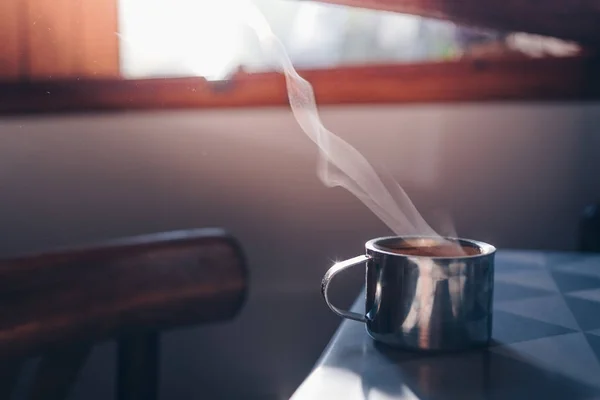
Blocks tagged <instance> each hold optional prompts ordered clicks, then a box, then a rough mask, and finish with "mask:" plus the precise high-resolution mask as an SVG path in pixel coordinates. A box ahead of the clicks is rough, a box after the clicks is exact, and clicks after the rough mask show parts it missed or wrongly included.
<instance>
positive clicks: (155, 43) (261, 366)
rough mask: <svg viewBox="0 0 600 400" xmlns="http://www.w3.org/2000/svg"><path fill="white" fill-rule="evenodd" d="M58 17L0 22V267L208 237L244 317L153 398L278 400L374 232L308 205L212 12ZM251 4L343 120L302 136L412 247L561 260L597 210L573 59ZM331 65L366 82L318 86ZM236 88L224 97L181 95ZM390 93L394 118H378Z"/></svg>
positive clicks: (41, 12)
mask: <svg viewBox="0 0 600 400" xmlns="http://www.w3.org/2000/svg"><path fill="white" fill-rule="evenodd" d="M73 1H74V0H61V1H60V2H59V3H60V4H59V3H55V2H53V3H52V4H50V3H48V2H45V1H43V0H28V1H25V0H23V1H18V0H10V1H8V2H7V0H3V4H2V6H0V10H3V11H0V39H1V40H2V41H3V46H2V49H1V50H0V77H1V78H2V79H1V80H2V85H1V86H0V92H2V93H3V94H2V95H1V96H0V109H1V110H2V116H0V133H1V135H0V141H1V145H0V188H1V189H2V206H1V207H0V235H1V236H2V240H1V241H0V254H1V255H2V256H11V255H17V254H23V253H28V252H32V251H40V250H46V249H50V248H54V247H56V246H64V245H73V244H81V243H89V242H92V241H96V240H102V239H108V238H114V237H122V236H128V235H134V234H141V233H150V232H159V231H166V230H173V229H186V228H193V227H205V226H220V227H223V228H225V229H227V230H229V231H230V232H231V233H232V234H234V235H235V236H236V237H237V238H238V239H239V240H240V241H241V243H242V246H243V247H244V249H245V251H246V253H247V255H248V260H249V263H250V270H251V284H250V288H251V290H250V297H249V300H248V303H247V305H246V307H245V309H244V310H243V312H242V314H241V315H240V316H239V317H238V318H237V319H236V320H234V321H233V322H230V323H226V324H221V325H217V326H210V327H200V328H192V329H182V330H177V331H174V332H172V333H169V334H167V335H164V336H163V338H162V342H163V346H164V347H163V359H162V364H161V365H162V367H161V368H162V370H161V396H162V398H164V399H167V398H246V399H284V398H288V397H289V396H290V395H291V394H292V393H293V391H294V390H295V389H296V387H297V386H298V385H299V384H300V383H301V382H302V380H303V378H304V377H305V376H306V375H307V374H308V373H309V371H310V369H311V367H312V365H313V364H314V362H315V361H316V359H317V357H318V356H319V354H320V353H321V351H322V350H323V348H324V346H325V345H326V344H327V342H328V340H329V339H330V337H331V335H332V333H333V332H334V330H335V328H336V326H337V325H338V324H339V322H340V320H339V319H338V318H337V317H336V316H334V315H333V314H332V313H330V312H329V310H328V309H327V308H326V306H325V304H324V302H323V301H322V299H321V298H320V295H319V283H320V279H321V277H322V275H323V274H324V273H325V271H326V270H327V269H328V268H329V266H330V264H331V263H332V262H333V261H334V260H338V259H343V258H346V257H350V256H354V255H357V254H359V253H361V252H362V249H363V244H364V242H365V241H366V240H368V239H370V238H373V237H377V236H383V235H388V234H389V233H390V232H389V230H388V229H387V228H386V227H385V226H384V225H383V224H382V223H381V222H380V221H379V220H378V219H377V218H376V217H375V216H374V215H373V214H372V213H371V212H370V211H369V210H368V209H366V208H365V207H364V206H363V204H362V203H360V202H359V201H358V200H357V199H355V198H354V197H353V196H352V195H351V194H350V193H348V192H346V191H345V190H343V189H341V188H326V187H324V186H323V185H322V183H321V182H320V180H319V179H318V177H317V174H316V161H317V149H316V148H315V146H314V144H313V143H312V142H310V140H309V139H308V138H307V137H306V136H305V135H304V133H303V132H302V131H301V130H300V128H299V126H298V125H297V123H296V121H295V120H294V119H293V116H292V115H291V112H290V110H289V108H288V107H287V106H286V100H287V99H286V96H285V91H284V89H283V88H284V86H283V81H282V80H281V77H272V76H271V75H268V71H272V70H274V65H273V60H269V59H268V57H265V55H264V54H262V52H261V50H260V47H259V43H258V42H257V41H256V38H255V36H254V35H253V34H252V33H251V31H249V30H248V28H247V27H246V26H245V25H244V24H243V23H240V16H236V17H235V18H232V17H231V14H232V9H231V7H229V6H228V4H229V3H227V2H219V1H213V2H208V1H191V0H171V1H159V0H152V1H148V0H146V1H141V0H119V1H118V2H111V1H96V0H81V1H79V2H78V3H77V4H78V5H77V7H74V6H72V2H73ZM69 2H71V3H69ZM255 3H256V4H257V6H258V7H260V9H261V11H262V12H263V13H264V15H265V16H266V18H267V19H268V20H269V22H270V23H271V25H272V27H273V30H274V32H275V33H276V34H277V35H278V36H279V37H280V39H281V40H282V42H283V43H284V45H285V46H286V48H287V49H288V51H289V54H290V56H291V58H292V60H293V62H294V64H295V65H296V66H297V67H298V68H299V69H300V70H301V71H302V69H303V68H309V69H316V70H320V71H324V72H323V75H319V76H320V78H319V79H317V78H315V81H313V83H314V84H315V91H316V92H317V100H318V101H319V99H320V98H321V97H319V96H323V98H327V96H328V93H329V92H335V93H336V94H335V95H334V96H333V95H332V97H331V98H348V97H352V96H355V97H353V98H351V99H350V100H352V102H353V103H359V104H356V105H347V104H342V103H340V104H336V103H335V101H328V102H327V103H328V105H327V106H325V107H322V108H321V112H322V118H323V121H324V124H325V125H326V126H327V127H328V128H329V129H330V130H332V131H333V132H335V133H336V134H337V135H339V136H341V137H342V138H343V139H345V140H347V141H348V142H349V143H351V144H352V145H353V146H355V147H356V148H357V149H358V150H359V151H360V152H361V153H363V154H364V155H365V157H366V158H367V159H368V160H369V161H370V162H372V163H373V164H374V165H376V166H378V167H381V168H384V169H386V170H387V171H389V172H390V173H391V174H392V176H394V178H395V179H396V180H397V181H398V182H399V183H400V184H401V185H402V186H403V187H404V188H405V190H406V191H407V193H408V194H409V196H411V198H412V200H413V201H414V203H415V205H416V207H417V208H418V209H419V210H420V211H421V212H422V213H423V215H424V217H425V219H427V220H428V221H430V222H431V223H432V225H433V226H434V227H437V228H442V229H445V228H447V227H448V226H449V225H452V226H453V227H454V229H455V230H456V232H457V233H458V234H459V235H461V236H464V237H469V238H474V239H479V240H484V241H488V242H490V243H493V244H494V245H496V246H497V247H499V248H501V249H507V248H510V249H547V250H555V251H565V250H566V251H570V250H574V249H576V245H577V230H578V221H579V218H580V214H581V212H582V210H583V208H584V206H586V205H587V204H590V203H592V202H594V201H596V200H597V199H599V198H600V181H599V180H598V171H600V157H598V154H599V153H600V135H599V134H598V127H599V126H600V103H598V101H597V100H594V99H592V100H591V101H590V98H589V96H588V95H587V94H588V93H589V90H588V88H589V87H591V86H590V85H591V83H590V82H591V81H589V80H588V78H589V76H588V75H586V74H587V73H588V72H589V71H588V69H586V68H587V66H588V64H586V63H585V62H584V61H585V60H584V59H582V58H580V56H579V53H580V51H581V48H580V47H579V46H578V45H576V44H574V43H572V42H570V41H562V40H558V39H550V38H543V37H540V36H536V35H530V34H524V33H518V32H510V31H506V32H499V31H490V30H487V29H475V28H466V27H461V26H458V25H456V24H453V23H451V22H444V21H435V20H431V19H427V18H423V17H419V16H409V15H402V14H397V13H392V12H385V11H373V10H365V9H359V8H353V7H348V6H336V5H327V4H321V3H317V2H310V1H292V0H256V1H255ZM233 14H235V13H233ZM23 21H25V22H23ZM116 32H118V33H120V35H121V36H120V37H118V36H117V35H116V34H115V33H116ZM549 57H550V58H549ZM507 59H510V60H514V59H517V60H521V61H514V62H513V61H510V62H507V61H506V60H507ZM562 59H564V61H561V60H562ZM471 60H479V61H481V60H483V61H484V65H486V66H488V67H486V68H487V69H486V68H483V69H481V68H479V67H478V65H479V64H476V63H474V61H473V62H472V61H471ZM531 60H534V61H535V60H538V61H539V60H541V61H540V62H541V64H536V63H534V61H531ZM582 60H584V61H582ZM496 61H497V62H498V64H496ZM535 62H537V61H535ZM430 64H431V65H433V67H432V66H431V65H430ZM496 65H498V67H496ZM348 66H350V67H355V66H360V67H364V66H367V67H372V68H373V69H368V70H366V71H368V74H367V77H365V75H355V76H354V75H352V71H353V70H343V71H345V72H340V71H342V70H340V69H339V68H344V67H348ZM404 66H406V68H405V67H404ZM378 68H382V69H378ZM240 69H241V70H243V72H242V73H241V74H242V75H243V76H242V77H241V78H239V80H236V79H238V78H232V82H233V83H234V85H233V86H232V87H231V88H230V89H227V90H223V91H216V92H215V91H212V90H209V89H207V86H206V85H205V82H204V80H203V78H206V79H208V80H224V79H227V78H228V77H231V76H232V75H236V74H240ZM348 71H350V72H348ZM378 71H379V72H378ZM381 71H387V72H385V74H383V73H381ZM407 71H408V72H407ZM415 71H416V72H415ZM420 71H421V72H422V74H424V75H419V73H420ZM452 71H459V72H452ZM478 71H479V72H478ZM505 71H508V72H505ZM519 71H525V72H519ZM596 71H597V70H596ZM592 72H593V70H592ZM261 74H263V75H261ZM264 74H267V75H264ZM496 74H497V75H496ZM236 76H237V75H236ZM314 76H316V75H314ZM369 76H370V77H371V78H369ZM495 76H498V77H500V78H499V80H497V81H496V80H495V79H494V77H495ZM336 77H337V78H336ZM340 77H342V78H340ZM171 78H177V79H183V81H178V80H177V79H173V80H171ZM188 78H194V79H195V80H189V79H188ZM455 78H456V80H455ZM140 79H144V80H140ZM146 79H151V80H153V81H155V82H157V83H153V84H148V83H147V81H145V80H146ZM186 79H187V80H186ZM336 79H337V80H336ZM370 79H372V80H373V81H374V82H375V83H373V84H371V83H370V82H371V80H370ZM138 80H140V81H139V82H138ZM328 81H329V82H337V83H336V85H330V86H327V82H328ZM177 82H184V84H183V85H182V86H181V85H180V86H178V85H179V84H178V83H177ZM339 82H344V85H347V86H344V85H341V84H338V83H339ZM390 82H392V83H393V85H395V86H393V90H392V92H393V93H391V94H389V95H386V96H388V97H385V99H387V100H386V101H382V102H379V101H378V97H377V96H383V95H381V93H385V91H386V87H387V88H389V87H390V86H389V85H390ZM414 82H419V83H418V85H417V86H415V84H414ZM359 83H360V85H361V86H360V87H359V86H352V85H359ZM411 83H412V84H413V86H410V85H411ZM149 85H156V86H149ZM334 86H335V87H334ZM404 86H407V87H411V91H409V92H408V94H404V95H403V96H404V97H402V99H403V100H402V102H401V103H394V101H391V100H390V99H392V100H393V99H394V98H396V97H395V96H398V93H396V92H399V91H402V90H401V88H403V87H404ZM463 87H464V88H468V90H467V89H465V90H464V91H461V88H463ZM420 88H422V92H421V90H420ZM448 93H451V94H452V95H448ZM453 93H458V94H456V95H454V94H453ZM361 96H366V97H361ZM452 96H454V97H452ZM267 97H268V98H269V99H270V98H271V97H272V98H273V100H265V99H266V98H267ZM450 97H452V98H453V99H454V100H451V101H446V100H447V98H450ZM181 99H184V100H181ZM230 99H233V100H230ZM257 99H258V100H257ZM365 99H366V100H365ZM411 99H412V100H411ZM480 99H484V100H486V101H485V102H483V101H482V102H479V100H480ZM507 99H508V100H510V101H506V100H507ZM413 100H414V101H413ZM548 100H551V101H548ZM229 101H231V104H233V103H235V105H236V107H235V108H231V107H223V104H225V105H227V104H229V103H228V102H229ZM261 102H262V104H263V105H264V104H267V105H269V106H268V107H267V106H265V107H256V105H257V103H261ZM148 105H150V106H148ZM180 105H183V107H181V108H185V109H178V107H179V106H180ZM258 105H261V104H258ZM58 108H60V110H59V111H60V112H59V113H57V112H56V110H58ZM107 109H111V110H112V112H107V111H106V110H107ZM134 109H135V110H134ZM362 279H363V274H362V273H361V271H356V273H354V274H348V276H347V277H345V278H343V279H341V281H340V283H339V284H338V285H337V287H335V288H334V291H335V292H336V293H335V295H336V297H337V299H336V301H337V302H338V303H339V304H340V305H342V304H346V305H347V304H350V302H351V301H353V300H354V298H355V296H356V294H357V293H358V290H359V289H360V286H361V280H362ZM114 359H115V348H114V345H113V344H112V343H108V344H104V345H101V346H99V347H97V348H96V350H95V351H94V353H93V355H92V357H91V358H90V360H89V362H88V363H87V364H86V367H85V369H84V370H83V372H82V374H81V375H80V377H79V380H78V382H77V385H76V387H75V390H74V392H73V394H72V396H71V398H72V399H79V398H85V399H106V398H111V396H112V395H113V392H114V387H113V385H114V371H113V366H114ZM34 362H35V361H32V363H34ZM27 379H30V377H29V378H28V377H27V376H25V377H24V378H22V381H21V385H22V387H25V386H26V383H27Z"/></svg>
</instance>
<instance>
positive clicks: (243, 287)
mask: <svg viewBox="0 0 600 400" xmlns="http://www.w3.org/2000/svg"><path fill="white" fill-rule="evenodd" d="M247 285H248V275H247V270H246V267H245V263H244V256H243V254H242V250H241V247H240V245H239V244H238V243H237V242H236V241H235V240H234V239H233V238H232V237H231V236H229V235H227V234H226V233H224V232H223V231H221V230H218V229H200V230H190V231H178V232H168V233H161V234H153V235H147V236H138V237H131V238H126V239H120V240H115V241H111V242H107V243H103V244H98V245H94V246H87V247H81V248H77V249H67V250H61V251H56V252H52V253H46V254H39V255H33V256H28V257H22V258H17V259H11V260H2V261H0V399H9V398H10V392H11V389H12V388H13V387H14V383H15V381H16V379H17V377H18V375H19V367H20V365H21V362H22V360H23V359H24V358H26V357H30V356H36V355H42V360H41V362H40V364H39V367H38V370H37V372H36V378H35V380H34V384H33V385H32V390H31V391H30V393H29V398H30V399H63V398H65V397H66V396H67V395H68V393H69V388H70V386H72V383H73V382H74V381H75V380H76V377H77V372H78V370H79V369H80V367H81V366H83V364H84V362H85V360H86V357H87V355H88V354H89V352H90V350H91V349H92V347H93V345H94V343H96V342H98V341H104V340H110V339H116V340H117V341H118V355H117V358H118V365H117V398H118V399H119V400H133V399H144V400H145V399H149V400H152V399H156V398H157V393H158V390H157V388H158V383H157V382H158V358H159V348H158V343H159V342H158V336H159V332H161V331H163V330H165V329H168V328H173V327H178V326H184V325H193V324H203V323H210V322H215V321H222V320H227V319H230V318H232V317H234V316H235V315H236V313H237V312H238V311H239V310H240V308H241V307H242V304H243V302H244V300H245V297H246V291H247Z"/></svg>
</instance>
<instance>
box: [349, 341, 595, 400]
mask: <svg viewBox="0 0 600 400" xmlns="http://www.w3.org/2000/svg"><path fill="white" fill-rule="evenodd" d="M373 346H374V347H375V351H376V352H377V353H378V354H379V355H381V357H382V358H381V362H380V363H378V364H374V367H373V368H369V369H365V370H362V371H355V372H356V373H358V374H360V376H361V380H362V390H363V395H364V398H365V399H370V398H372V397H373V396H372V395H374V393H375V392H383V393H385V394H388V395H396V396H398V397H399V398H400V397H404V396H406V397H407V398H410V396H407V395H411V394H412V395H413V396H415V397H416V398H419V399H422V400H425V399H426V400H437V399H444V400H446V399H498V400H500V399H535V398H541V399H545V400H553V399H557V400H558V399H561V400H562V399H569V400H578V399H582V400H583V399H589V398H590V397H591V396H593V395H598V394H600V390H599V389H598V388H595V387H593V386H590V385H588V384H586V383H583V382H579V381H576V380H574V379H571V378H569V377H567V376H565V375H562V374H559V373H556V372H553V371H549V370H548V369H545V368H544V367H541V366H538V365H535V364H532V363H531V362H528V361H525V360H523V359H522V358H519V356H518V355H517V354H513V353H511V352H510V350H506V349H503V351H502V354H498V353H496V352H494V351H492V350H491V349H492V348H490V349H485V350H478V351H471V352H466V353H457V354H439V355H427V354H419V353H411V352H406V351H399V350H395V349H391V348H389V347H387V346H385V345H381V344H377V343H374V344H373ZM390 361H391V364H390ZM390 365H392V366H393V368H390Z"/></svg>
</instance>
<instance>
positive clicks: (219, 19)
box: [0, 0, 600, 113]
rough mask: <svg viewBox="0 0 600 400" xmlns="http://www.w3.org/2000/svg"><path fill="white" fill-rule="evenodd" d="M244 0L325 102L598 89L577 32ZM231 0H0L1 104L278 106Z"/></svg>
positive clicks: (279, 82)
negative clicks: (553, 34)
mask: <svg viewBox="0 0 600 400" xmlns="http://www.w3.org/2000/svg"><path fill="white" fill-rule="evenodd" d="M251 1H253V2H254V4H255V5H256V6H257V7H258V8H259V9H260V10H261V12H262V13H263V14H264V16H265V18H266V19H267V20H268V22H269V24H270V25H271V27H272V29H273V31H274V32H275V33H276V35H277V36H278V37H279V38H280V40H281V41H282V43H283V44H284V45H285V47H286V49H287V51H288V53H289V55H290V58H291V59H292V61H293V63H294V65H295V67H296V68H298V69H299V70H300V71H301V73H302V74H303V75H304V76H305V77H306V78H307V79H308V80H309V81H311V83H313V85H314V86H315V92H316V95H317V100H318V101H319V102H320V103H322V104H332V103H333V104H338V103H348V102H350V103H359V102H406V101H409V102H410V101H455V100H460V101H464V100H485V99H501V100H502V99H557V98H558V99H565V98H566V99H569V98H590V97H592V98H596V97H597V93H598V92H600V89H598V87H597V86H598V85H597V83H594V84H590V82H591V81H590V76H591V74H592V71H593V66H595V65H596V64H594V63H595V62H596V58H595V57H590V56H588V55H584V54H583V50H582V48H581V47H580V46H579V45H577V44H576V43H575V42H572V41H563V40H558V39H551V38H548V37H542V36H535V35H531V34H524V33H519V32H507V31H501V30H490V29H475V28H466V27H464V26H461V25H457V24H455V23H453V22H450V21H446V20H437V19H431V18H427V17H423V16H418V15H408V14H401V13H398V12H393V11H387V10H371V9H365V8H357V7H352V6H348V5H339V4H329V3H322V2H316V1H306V0H251ZM331 1H332V2H335V3H344V2H348V3H351V4H359V5H365V4H366V5H368V6H371V5H373V6H374V7H375V8H380V5H381V4H384V5H387V4H392V5H393V4H395V3H394V2H393V1H389V2H380V1H379V0H331ZM473 1H474V0H473ZM499 1H500V0H498V2H499ZM553 1H558V0H553ZM468 2H469V1H467V3H468ZM371 3H372V4H371ZM406 3H407V2H399V3H398V4H406ZM408 3H411V2H408ZM417 3H418V2H417ZM417 3H415V4H417ZM236 4H239V3H238V2H237V0H219V1H217V0H213V1H209V0H200V1H199V0H57V1H54V2H48V1H46V0H2V3H1V4H0V40H2V42H3V43H4V46H3V48H2V49H1V50H0V81H2V82H4V83H2V88H1V89H2V90H0V112H5V113H6V112H19V111H28V110H29V111H36V110H39V111H44V110H49V111H58V110H79V109H123V108H168V107H205V106H251V105H267V104H268V105H277V104H286V96H285V86H284V80H283V78H282V77H281V76H280V75H279V74H278V73H277V72H274V71H276V68H275V64H274V60H271V59H270V58H269V57H268V55H267V54H264V53H263V52H262V50H261V46H260V43H259V42H258V39H257V37H256V35H255V34H254V33H253V32H252V31H251V30H250V28H249V26H248V25H247V24H246V22H245V21H244V17H245V16H244V15H242V13H241V12H239V10H238V9H237V8H236ZM492 4H495V1H493V2H492ZM508 7H513V5H509V6H508ZM392 8H394V7H392ZM415 10H416V11H418V12H415V14H423V15H428V12H421V11H422V10H418V6H416V9H415ZM400 11H406V10H403V9H400ZM408 11H412V10H408ZM425 11H427V10H425ZM430 14H431V13H430ZM434 14H435V13H434ZM442 16H444V17H448V16H447V15H442ZM450 17H452V15H451V16H450ZM458 19H461V18H458ZM538 19H539V18H538ZM532 21H533V25H534V26H536V28H537V27H538V25H539V26H541V25H540V24H539V23H538V22H539V21H538V22H536V21H537V19H536V18H533V19H532ZM581 21H582V22H581V25H582V26H583V27H585V26H586V25H585V24H586V21H587V20H586V19H585V18H584V19H582V20H581ZM475 22H478V21H475ZM536 24H537V25H536ZM490 25H495V24H494V23H491V24H490ZM500 25H502V24H500ZM559 25H560V24H559ZM586 29H587V31H586V32H587V35H588V36H586V38H590V37H591V38H595V37H596V36H594V35H596V34H597V32H596V31H594V30H592V31H590V29H589V27H588V28H586ZM595 29H596V30H598V31H600V28H595ZM540 30H541V31H543V29H538V31H540ZM565 36H566V37H570V36H574V35H570V36H569V35H565ZM575 36H576V35H575ZM594 82H595V81H594ZM592 83H593V82H592Z"/></svg>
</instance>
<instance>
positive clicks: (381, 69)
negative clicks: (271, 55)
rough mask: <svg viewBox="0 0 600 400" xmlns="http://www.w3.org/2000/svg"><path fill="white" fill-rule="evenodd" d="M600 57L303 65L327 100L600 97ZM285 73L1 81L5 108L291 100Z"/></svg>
mask: <svg viewBox="0 0 600 400" xmlns="http://www.w3.org/2000/svg"><path fill="white" fill-rule="evenodd" d="M599 66H600V60H599V59H598V58H597V57H590V56H577V57H565V58H540V59H525V58H518V59H517V58H513V59H494V60H492V59H485V60H483V59H481V60H475V59H472V60H466V59H465V60H459V61H451V62H437V63H424V64H410V65H380V66H360V67H340V68H335V69H326V70H303V71H299V73H300V75H302V76H303V77H304V78H305V79H307V80H308V81H309V82H311V83H312V84H313V86H314V90H315V95H316V98H317V102H318V104H319V105H331V104H386V103H423V102H438V103H439V102H472V101H567V100H595V99H600V79H599V78H598V77H597V71H598V70H600V68H599ZM287 105H288V100H287V91H286V87H285V79H284V77H283V76H282V75H281V74H279V73H277V72H266V73H257V74H245V73H241V74H237V75H236V76H235V77H233V78H232V79H231V80H229V81H225V82H207V81H206V80H204V79H202V78H173V79H143V80H123V79H96V80H92V79H69V80H52V81H32V82H6V83H0V114H3V115H10V114H23V113H62V112H88V111H100V110H106V111H108V110H114V111H123V110H158V109H190V108H215V107H258V106H287Z"/></svg>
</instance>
